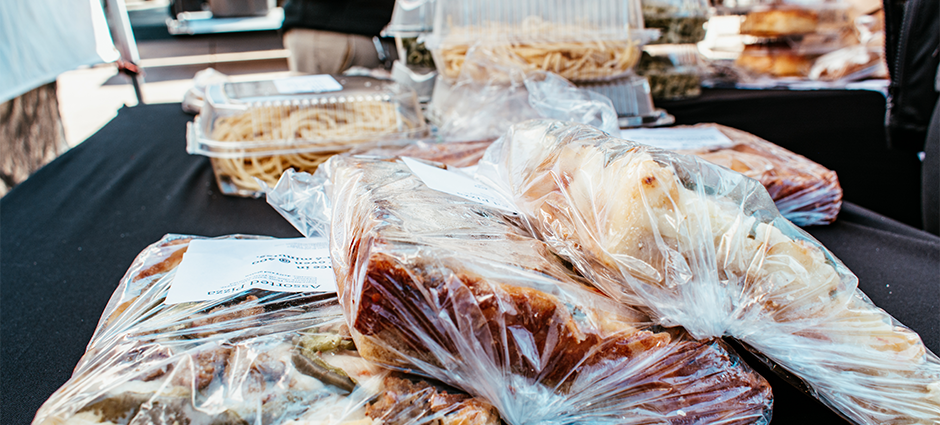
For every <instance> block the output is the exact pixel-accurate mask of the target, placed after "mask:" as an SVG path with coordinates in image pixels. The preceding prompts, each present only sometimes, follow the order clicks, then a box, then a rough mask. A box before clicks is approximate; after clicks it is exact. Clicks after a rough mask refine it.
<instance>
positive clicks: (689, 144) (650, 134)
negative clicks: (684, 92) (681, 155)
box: [620, 127, 734, 151]
mask: <svg viewBox="0 0 940 425" xmlns="http://www.w3.org/2000/svg"><path fill="white" fill-rule="evenodd" d="M620 137H621V138H623V139H627V140H630V141H634V142H637V143H642V144H644V145H650V146H655V147H657V148H662V149H668V150H671V151H681V150H688V149H718V148H728V147H731V146H734V142H732V141H731V139H729V138H728V136H725V135H724V133H722V132H721V131H719V130H718V129H717V128H712V127H707V128H631V129H623V130H620Z"/></svg>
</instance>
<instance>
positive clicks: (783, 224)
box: [478, 121, 940, 424]
mask: <svg viewBox="0 0 940 425" xmlns="http://www.w3.org/2000/svg"><path fill="white" fill-rule="evenodd" d="M478 175H479V177H480V178H485V179H487V180H488V181H490V182H492V183H493V184H497V185H499V186H500V187H501V188H502V189H503V190H505V191H506V193H507V194H508V195H509V196H511V197H512V199H513V200H514V201H515V204H516V206H517V208H518V209H519V211H520V212H521V213H522V214H523V216H524V217H526V218H527V219H528V220H529V222H530V224H531V226H532V227H533V228H534V229H535V231H536V232H537V234H538V235H539V236H540V239H543V240H545V241H546V242H547V243H549V244H550V245H551V246H552V247H553V249H554V251H555V252H557V253H559V255H561V256H562V257H564V258H565V259H566V260H568V261H570V262H571V263H572V264H573V265H574V266H575V268H576V269H577V270H579V271H580V272H582V273H583V274H584V275H585V276H587V277H589V279H590V280H591V281H592V283H594V284H595V285H596V286H597V287H598V288H600V289H601V290H603V291H604V292H605V293H607V294H608V295H609V296H611V297H613V298H615V299H624V300H627V301H628V302H633V301H632V300H633V299H634V298H636V297H639V298H640V299H642V300H643V302H644V303H645V304H646V305H647V306H648V307H649V308H650V310H651V315H652V316H653V317H654V319H655V320H657V321H658V322H659V323H661V324H663V325H666V326H676V325H680V326H682V327H684V328H685V329H686V330H688V331H689V332H690V334H692V335H693V336H695V337H697V338H706V339H708V338H714V337H717V336H730V337H733V338H736V339H738V340H740V341H743V342H744V343H745V344H747V345H748V346H750V347H752V348H753V349H754V350H756V351H758V352H759V353H761V355H762V356H763V357H765V358H767V359H769V360H770V361H772V362H774V363H776V364H778V365H780V366H782V367H783V368H785V369H786V370H788V371H789V372H790V373H792V374H794V375H796V376H797V377H799V378H800V379H802V380H803V381H805V383H806V384H807V385H808V387H809V388H811V392H812V394H813V395H815V396H817V397H819V399H820V400H822V401H823V402H824V403H826V404H827V405H829V406H830V407H832V408H833V409H834V410H836V411H837V412H839V413H840V414H842V415H844V416H845V417H847V418H849V419H851V420H852V421H855V422H856V423H864V424H888V423H898V424H901V423H903V424H908V423H936V422H937V421H940V359H938V358H937V356H936V355H935V354H933V353H931V352H929V351H928V350H927V349H926V348H925V347H924V345H923V343H922V342H921V340H920V337H919V336H918V335H917V334H916V333H914V332H913V331H911V330H910V329H908V328H906V327H904V326H903V325H902V324H900V323H898V322H897V321H896V320H894V319H893V318H892V317H891V316H890V315H888V314H887V313H885V312H884V311H883V310H881V309H879V308H878V307H876V306H874V305H873V304H872V303H871V301H869V300H868V298H867V297H866V296H865V295H864V294H863V293H862V292H861V291H860V290H858V289H857V283H858V281H857V278H856V277H855V276H854V275H853V274H852V273H851V272H850V271H849V270H848V269H847V268H846V267H845V266H844V265H843V264H842V263H841V262H840V261H839V260H838V259H837V258H835V257H834V256H833V255H832V254H831V253H830V252H829V251H828V250H826V248H825V247H823V246H822V245H820V244H819V243H818V242H817V241H816V240H814V239H813V238H812V237H811V236H809V235H808V234H807V233H805V232H804V231H802V230H801V229H799V228H797V227H796V226H794V225H793V224H792V223H790V222H789V221H787V220H786V219H784V218H783V217H782V216H781V215H780V214H779V213H778V211H777V209H776V208H775V207H774V205H773V202H772V201H771V199H770V197H769V196H768V195H767V192H766V190H764V188H763V187H762V186H761V185H760V184H759V183H758V182H757V181H755V180H752V179H749V178H746V177H744V176H743V175H741V174H739V173H734V172H731V171H729V170H727V169H725V168H721V167H718V166H715V165H713V164H709V163H707V162H705V161H703V160H700V159H697V158H695V157H691V156H686V155H680V154H676V153H672V152H669V151H664V150H661V149H657V148H653V147H650V146H646V145H640V144H636V143H633V142H629V141H626V140H620V139H616V138H612V137H610V136H608V135H606V134H603V133H601V132H599V131H597V130H595V129H592V128H590V127H586V126H581V125H576V124H570V123H563V122H557V121H530V122H526V123H522V124H518V125H516V126H514V127H513V128H512V129H511V130H510V131H509V133H507V135H506V136H504V137H503V138H501V139H500V140H497V141H496V142H495V143H494V144H493V145H492V146H491V147H490V148H489V150H487V152H486V154H485V155H484V158H483V160H482V161H481V162H480V168H479V171H478Z"/></svg>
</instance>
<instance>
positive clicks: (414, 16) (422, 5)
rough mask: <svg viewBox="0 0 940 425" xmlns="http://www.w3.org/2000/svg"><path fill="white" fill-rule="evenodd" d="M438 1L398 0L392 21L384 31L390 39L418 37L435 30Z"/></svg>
mask: <svg viewBox="0 0 940 425" xmlns="http://www.w3.org/2000/svg"><path fill="white" fill-rule="evenodd" d="M436 3H437V1H436V0H398V1H396V2H395V8H394V9H392V19H391V21H389V23H388V25H386V26H385V29H384V30H383V31H382V35H385V36H388V37H404V38H408V37H417V36H419V35H421V34H424V33H429V32H431V30H432V29H433V28H434V5H435V4H436Z"/></svg>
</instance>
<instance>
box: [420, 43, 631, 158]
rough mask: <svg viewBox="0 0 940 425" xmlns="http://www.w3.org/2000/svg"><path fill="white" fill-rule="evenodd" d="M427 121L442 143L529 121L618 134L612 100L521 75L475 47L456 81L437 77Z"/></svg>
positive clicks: (491, 135) (557, 80)
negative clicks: (559, 121)
mask: <svg viewBox="0 0 940 425" xmlns="http://www.w3.org/2000/svg"><path fill="white" fill-rule="evenodd" d="M479 75H487V76H488V79H483V78H477V76H479ZM428 117H429V118H430V120H431V121H432V122H434V123H435V124H436V125H437V127H438V131H437V136H438V137H439V138H440V139H441V140H443V141H445V142H454V141H493V140H496V138H498V137H499V136H501V135H502V134H503V133H505V132H506V130H508V129H509V127H510V126H511V125H513V124H515V123H518V122H522V121H525V120H528V119H533V118H552V119H562V120H567V121H574V122H580V123H584V124H589V125H593V126H596V127H599V128H601V129H603V130H605V131H608V132H616V131H618V130H619V126H618V123H617V112H616V111H615V110H614V107H613V105H612V104H611V101H610V99H607V98H606V97H604V96H602V95H599V94H597V93H594V92H593V91H590V90H583V89H579V88H578V87H575V86H574V85H573V84H571V83H570V82H568V81H567V80H565V79H564V78H561V77H560V76H558V75H555V74H553V73H550V72H543V71H531V72H524V71H523V70H522V69H521V68H518V67H516V66H515V65H513V64H506V63H502V62H500V59H499V58H498V57H494V55H493V54H492V52H491V51H489V50H486V49H477V48H474V49H472V51H471V52H470V53H469V54H468V56H467V60H466V63H465V65H464V67H463V70H462V72H461V74H460V78H458V79H457V80H456V81H454V82H447V81H445V80H442V79H437V81H436V83H435V89H434V94H433V96H432V98H431V103H430V104H429V106H428Z"/></svg>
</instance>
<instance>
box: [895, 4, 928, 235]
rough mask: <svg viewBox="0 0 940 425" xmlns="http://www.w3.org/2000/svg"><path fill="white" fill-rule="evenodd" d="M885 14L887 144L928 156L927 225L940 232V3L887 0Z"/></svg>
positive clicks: (925, 182) (925, 163)
mask: <svg viewBox="0 0 940 425" xmlns="http://www.w3.org/2000/svg"><path fill="white" fill-rule="evenodd" d="M884 11H885V36H886V38H885V59H886V61H887V62H888V71H889V73H890V75H891V83H890V85H889V86H888V105H887V116H886V117H885V129H886V135H887V137H888V143H889V144H890V145H891V147H892V148H895V149H901V150H908V151H912V152H924V161H923V167H922V173H923V182H922V196H921V203H922V206H923V208H922V213H923V227H924V230H927V231H928V232H931V233H934V234H940V214H938V211H940V158H938V155H940V147H938V143H940V129H938V127H940V111H938V109H940V94H938V91H940V2H938V1H937V0H884Z"/></svg>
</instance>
